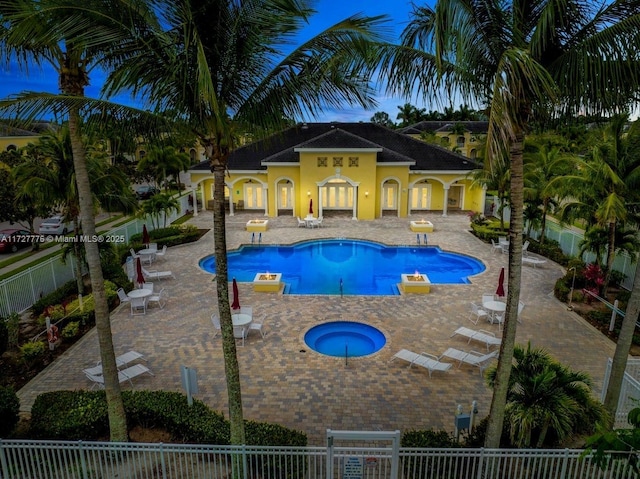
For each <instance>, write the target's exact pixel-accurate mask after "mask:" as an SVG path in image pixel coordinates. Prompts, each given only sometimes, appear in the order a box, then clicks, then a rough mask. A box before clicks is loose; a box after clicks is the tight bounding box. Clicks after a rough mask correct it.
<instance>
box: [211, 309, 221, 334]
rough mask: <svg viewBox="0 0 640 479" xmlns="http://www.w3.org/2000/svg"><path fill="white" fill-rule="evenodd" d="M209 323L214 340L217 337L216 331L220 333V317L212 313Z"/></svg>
mask: <svg viewBox="0 0 640 479" xmlns="http://www.w3.org/2000/svg"><path fill="white" fill-rule="evenodd" d="M211 322H212V323H213V337H214V338H215V337H216V336H217V335H218V331H222V326H220V316H218V315H217V314H216V313H213V314H212V315H211Z"/></svg>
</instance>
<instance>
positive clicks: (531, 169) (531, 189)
mask: <svg viewBox="0 0 640 479" xmlns="http://www.w3.org/2000/svg"><path fill="white" fill-rule="evenodd" d="M576 163H577V159H576V158H575V157H574V156H572V155H568V154H566V153H564V152H562V151H561V149H560V148H558V147H553V148H551V149H548V148H547V147H546V146H542V147H541V148H540V149H539V150H538V151H537V152H536V153H533V154H530V155H527V154H526V153H525V165H524V168H525V174H524V179H525V190H524V196H525V201H537V202H539V204H540V208H541V209H542V212H541V216H540V230H541V233H540V238H539V240H538V241H539V242H540V244H544V239H545V229H546V225H547V214H548V213H549V208H551V207H553V206H555V205H556V204H557V203H558V201H560V200H561V199H562V193H561V191H562V188H561V187H562V183H565V184H566V183H567V181H568V180H567V178H570V175H569V173H570V172H571V171H572V170H574V168H575V166H576Z"/></svg>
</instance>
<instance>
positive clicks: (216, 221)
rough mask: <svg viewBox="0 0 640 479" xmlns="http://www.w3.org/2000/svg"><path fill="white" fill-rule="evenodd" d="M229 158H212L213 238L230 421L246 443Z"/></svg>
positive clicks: (235, 440)
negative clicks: (231, 269)
mask: <svg viewBox="0 0 640 479" xmlns="http://www.w3.org/2000/svg"><path fill="white" fill-rule="evenodd" d="M225 163H226V162H225V161H215V160H213V161H212V170H213V177H214V196H213V200H214V209H213V238H214V243H215V244H214V252H215V255H216V286H217V293H218V312H219V313H220V326H221V329H222V352H223V355H224V371H225V377H226V381H227V394H228V395H229V422H230V424H231V444H245V435H244V417H243V414H242V394H241V388H240V368H239V366H238V357H237V353H236V340H235V338H234V336H233V323H232V321H231V307H230V305H229V283H228V281H229V274H228V268H227V239H226V227H225V217H224V216H225V213H224V174H225V171H226V169H225V167H224V164H225Z"/></svg>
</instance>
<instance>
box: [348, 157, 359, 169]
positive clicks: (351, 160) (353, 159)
mask: <svg viewBox="0 0 640 479" xmlns="http://www.w3.org/2000/svg"><path fill="white" fill-rule="evenodd" d="M349 166H350V167H351V166H354V167H355V166H358V157H357V156H350V157H349Z"/></svg>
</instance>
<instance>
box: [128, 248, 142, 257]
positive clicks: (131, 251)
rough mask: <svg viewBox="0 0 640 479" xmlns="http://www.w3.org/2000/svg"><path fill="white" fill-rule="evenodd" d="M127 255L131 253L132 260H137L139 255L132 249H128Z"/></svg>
mask: <svg viewBox="0 0 640 479" xmlns="http://www.w3.org/2000/svg"><path fill="white" fill-rule="evenodd" d="M129 253H131V257H132V258H133V259H138V258H139V257H140V255H139V254H138V253H136V252H135V250H134V249H133V248H129Z"/></svg>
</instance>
